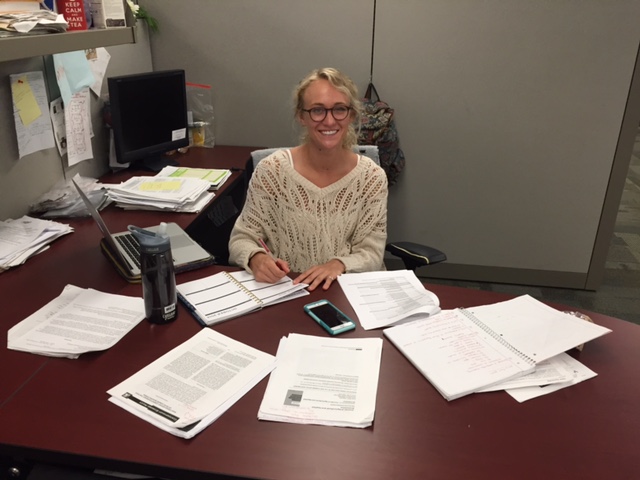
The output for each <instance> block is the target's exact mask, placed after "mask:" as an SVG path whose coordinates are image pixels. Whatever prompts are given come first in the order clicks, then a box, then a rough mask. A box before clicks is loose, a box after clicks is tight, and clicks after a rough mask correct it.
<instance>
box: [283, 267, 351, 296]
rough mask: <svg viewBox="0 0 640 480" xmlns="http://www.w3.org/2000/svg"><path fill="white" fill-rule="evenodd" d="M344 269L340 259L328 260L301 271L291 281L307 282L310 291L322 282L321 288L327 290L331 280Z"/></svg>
mask: <svg viewBox="0 0 640 480" xmlns="http://www.w3.org/2000/svg"><path fill="white" fill-rule="evenodd" d="M344 271H345V267H344V264H343V263H342V262H341V261H340V260H336V259H334V260H330V261H329V262H327V263H323V264H322V265H316V266H314V267H311V268H310V269H309V270H307V271H305V272H302V273H301V274H300V275H298V276H297V277H296V278H295V279H294V280H293V283H307V284H309V287H308V288H307V290H309V291H310V292H312V291H313V290H315V289H316V288H317V287H318V285H321V284H322V289H323V290H327V289H328V288H329V287H330V286H331V284H332V283H333V281H334V280H335V279H336V278H338V275H342V274H343V273H344Z"/></svg>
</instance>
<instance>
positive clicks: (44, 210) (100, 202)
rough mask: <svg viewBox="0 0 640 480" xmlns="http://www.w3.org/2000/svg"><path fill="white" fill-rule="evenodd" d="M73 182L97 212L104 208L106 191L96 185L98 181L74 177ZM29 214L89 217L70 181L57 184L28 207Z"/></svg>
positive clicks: (47, 216)
mask: <svg viewBox="0 0 640 480" xmlns="http://www.w3.org/2000/svg"><path fill="white" fill-rule="evenodd" d="M73 180H74V181H75V182H76V183H77V184H78V186H79V187H80V188H81V189H82V191H83V192H85V193H86V195H87V197H88V198H89V200H90V201H91V203H92V204H93V205H94V206H95V207H96V209H97V210H101V209H102V208H103V207H104V206H105V204H106V203H107V202H106V200H107V196H106V194H107V191H106V190H105V189H104V188H103V185H102V184H100V183H98V180H96V179H95V178H89V177H82V176H80V175H75V176H74V177H73ZM29 213H32V214H38V215H40V216H42V217H46V218H55V217H88V216H89V215H90V213H89V211H88V210H87V207H86V206H85V204H84V202H83V201H82V199H81V198H80V195H79V194H78V191H77V190H76V189H75V187H74V186H73V183H71V179H68V180H61V181H59V182H57V183H56V184H55V185H54V186H53V187H51V189H50V190H49V191H48V192H47V193H45V194H43V195H42V196H40V198H38V200H37V201H36V202H35V203H33V204H32V205H29Z"/></svg>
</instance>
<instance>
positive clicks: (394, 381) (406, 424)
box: [0, 214, 640, 479]
mask: <svg viewBox="0 0 640 480" xmlns="http://www.w3.org/2000/svg"><path fill="white" fill-rule="evenodd" d="M123 215H124V214H123ZM85 230H89V228H88V226H84V224H82V225H79V226H78V227H77V229H76V232H75V233H74V234H72V235H71V236H69V237H70V238H69V239H68V240H67V241H68V242H72V243H73V244H74V245H75V246H76V247H77V248H78V249H79V253H77V255H76V256H75V257H73V258H70V257H69V252H70V251H71V250H68V248H69V247H65V246H63V245H54V246H53V247H52V249H51V251H50V252H49V253H48V254H46V255H48V257H43V258H35V259H31V260H29V262H28V263H27V265H25V266H23V267H19V268H18V269H15V271H13V272H11V271H10V272H7V273H5V274H2V275H0V291H3V295H4V293H5V292H7V291H8V292H9V294H10V296H5V298H12V299H23V300H22V301H13V302H11V303H10V305H9V306H8V307H7V308H6V309H5V314H4V315H3V316H2V318H1V319H0V324H1V325H2V327H3V329H4V330H5V331H6V329H7V328H9V327H10V326H12V325H13V324H15V323H17V322H18V321H20V320H21V319H22V318H24V317H25V316H26V315H28V314H30V313H32V312H33V311H34V310H35V309H36V308H38V307H39V306H40V305H39V304H40V303H41V304H44V303H46V302H47V301H49V300H50V299H52V298H54V297H55V296H57V295H58V294H59V293H60V291H61V288H62V286H63V285H64V284H65V283H68V282H69V280H70V279H71V278H72V279H73V280H72V281H73V283H74V284H76V285H79V286H82V287H89V286H90V287H93V288H99V289H101V290H104V291H110V292H113V293H121V294H128V295H141V287H140V286H139V285H130V284H127V283H126V282H125V281H124V280H122V279H121V278H120V277H118V276H117V274H116V273H115V271H113V269H112V267H111V266H110V265H109V264H108V263H107V262H106V260H105V259H104V257H102V255H101V253H100V252H99V250H98V247H97V243H95V239H93V235H91V234H89V233H87V232H85ZM72 260H73V261H74V262H76V263H82V264H83V268H82V269H80V268H74V269H73V270H74V271H73V272H71V273H65V272H64V271H63V270H61V269H62V265H67V262H72ZM219 268H220V267H209V268H207V269H204V270H198V271H194V272H188V273H184V274H181V275H180V276H179V277H178V281H179V282H184V281H188V280H191V279H195V278H198V277H200V276H203V275H207V274H211V273H214V272H215V271H217V270H219ZM81 271H84V272H86V273H84V274H83V273H81ZM8 274H10V275H9V276H6V275H8ZM14 284H15V285H14ZM427 288H429V289H430V290H432V291H433V292H435V293H436V294H437V295H438V297H439V298H440V300H441V304H442V307H443V308H453V307H470V306H474V305H479V304H485V303H493V302H496V301H501V300H504V299H507V298H509V296H508V295H504V294H499V293H495V292H485V291H480V290H470V289H462V288H456V287H446V286H438V285H427ZM25 290H27V292H25ZM28 293H30V294H31V295H29V294H28ZM323 297H326V298H329V299H331V300H332V301H333V302H334V303H336V305H337V306H338V307H339V308H341V309H343V310H344V311H345V312H346V313H347V314H350V315H354V316H355V313H354V312H353V309H352V308H351V306H350V305H349V303H348V302H347V300H346V299H345V297H344V295H343V294H342V292H341V290H340V287H339V285H338V284H337V283H336V284H334V285H333V286H332V287H331V289H330V290H329V291H328V292H314V293H312V295H311V296H309V297H305V298H300V299H296V300H292V301H290V302H287V303H282V304H278V305H274V306H270V307H267V308H265V309H264V310H262V311H260V312H255V313H252V314H249V315H246V316H243V317H240V318H236V319H233V320H229V321H227V322H224V323H222V324H220V325H218V326H216V327H215V329H216V330H218V331H219V332H221V333H223V334H225V335H228V336H230V337H232V338H235V339H237V340H240V341H242V342H245V343H247V344H249V345H251V346H253V347H255V348H258V349H261V350H264V351H266V352H269V353H272V354H275V352H276V348H277V344H278V341H279V339H280V338H281V337H282V336H284V335H287V334H289V333H291V332H298V333H304V334H314V335H324V333H323V331H322V330H321V329H320V327H319V326H317V325H316V324H315V323H314V322H312V321H310V320H309V319H308V317H307V316H306V315H305V314H304V313H303V310H302V305H303V304H304V303H307V302H309V301H313V300H315V299H319V298H323ZM27 298H32V299H33V301H26V299H27ZM36 304H38V305H36ZM554 306H556V307H561V306H558V305H554ZM586 313H588V314H589V315H591V316H592V318H593V319H594V321H595V322H596V323H599V324H602V325H605V326H607V327H609V328H611V329H612V330H613V332H612V333H610V334H608V335H605V336H604V337H601V338H599V339H596V340H594V341H592V342H590V343H588V344H587V345H586V346H585V349H584V351H583V352H582V353H576V352H573V354H574V355H576V356H577V358H579V360H580V361H581V362H583V363H584V364H585V365H586V366H588V367H589V368H591V369H593V370H594V371H595V372H597V373H598V376H597V377H596V378H594V379H591V380H588V381H586V382H583V383H581V384H578V385H576V386H573V387H570V388H567V389H564V390H560V391H558V392H555V393H552V394H550V395H546V396H543V397H540V398H537V399H534V400H531V401H528V402H525V403H522V404H519V403H518V402H516V401H515V400H513V399H512V398H511V397H510V396H508V395H507V394H506V393H504V392H493V393H486V394H475V395H470V396H467V397H463V398H461V399H458V400H454V401H453V402H447V401H446V400H444V398H442V396H441V395H440V394H439V393H438V392H437V391H436V390H435V389H434V388H433V387H432V386H431V384H430V383H429V382H428V381H427V380H426V379H424V377H422V375H421V374H420V373H418V371H417V370H416V369H415V368H414V367H413V366H412V365H411V364H410V363H409V362H408V361H407V360H406V359H405V358H404V356H402V354H400V353H399V352H398V350H397V349H395V347H394V346H393V345H392V344H391V343H389V342H388V341H387V340H386V339H385V340H384V343H383V354H382V363H381V368H380V380H379V388H378V394H377V397H376V412H375V420H374V424H373V426H372V427H371V428H367V429H349V428H339V427H324V426H309V425H295V424H286V423H275V422H262V421H258V420H257V411H258V407H259V405H260V402H261V400H262V396H263V394H264V390H265V388H266V384H267V379H265V380H263V381H262V382H260V383H259V384H258V385H257V386H256V387H255V388H254V389H252V390H251V391H250V392H249V393H248V394H247V395H245V396H244V397H242V398H241V399H240V400H239V401H238V402H237V403H236V404H235V405H234V406H232V407H231V409H229V411H227V412H226V413H225V414H224V415H223V416H222V417H221V418H219V419H218V420H217V421H216V422H214V423H213V424H212V425H210V426H209V427H208V428H206V429H205V430H204V431H203V432H201V433H200V434H198V435H197V436H196V437H195V438H193V439H191V440H183V439H180V438H177V437H174V436H172V435H170V434H168V433H165V432H163V431H161V430H159V429H158V428H156V427H154V426H152V425H150V424H148V423H146V422H144V421H142V420H140V419H138V418H137V417H135V416H133V415H131V414H130V413H127V412H126V411H124V410H123V409H121V408H119V407H117V406H114V405H113V404H111V403H110V402H108V401H107V398H108V396H107V394H106V391H107V390H108V389H109V388H111V387H112V386H114V385H116V384H118V383H119V382H121V381H122V380H123V379H125V378H127V377H129V376H130V375H132V374H133V373H135V372H136V371H138V370H139V369H141V368H142V367H144V366H145V365H147V364H148V363H150V362H151V361H152V360H154V359H156V358H157V357H159V356H160V355H162V354H163V353H165V352H166V351H168V350H170V349H171V348H173V347H174V346H176V345H178V344H179V343H181V342H183V341H185V340H186V339H188V338H189V337H191V336H192V335H194V334H195V333H196V332H197V331H198V330H199V329H200V326H199V325H198V323H197V322H196V321H195V320H194V319H193V318H192V316H191V315H190V314H189V313H188V311H187V310H186V309H185V308H184V307H183V306H182V305H180V306H179V313H178V318H177V320H176V321H175V322H173V323H171V324H169V325H164V326H158V325H151V324H149V323H148V322H142V323H141V324H140V325H138V326H137V327H136V328H135V329H133V330H132V331H131V332H130V333H129V334H128V335H126V336H125V337H124V338H123V339H122V340H121V341H120V342H119V343H118V344H117V345H115V346H114V347H112V348H111V349H109V350H108V351H105V352H100V353H90V354H84V355H82V356H81V357H80V358H79V359H78V360H66V359H53V358H52V359H45V358H44V357H38V356H35V355H30V354H27V353H21V352H13V351H8V350H6V348H5V349H4V350H3V352H2V354H0V361H1V362H2V363H1V367H0V368H2V372H3V373H2V375H3V377H2V378H3V382H2V384H3V385H2V390H0V393H2V395H3V397H2V399H0V401H2V402H3V403H2V408H0V422H1V424H2V429H0V455H15V456H18V457H20V458H31V459H35V460H39V461H49V462H55V463H63V464H69V465H75V466H97V467H101V468H108V469H114V470H121V471H129V472H132V473H145V474H149V475H158V476H165V477H168V478H189V479H198V478H215V477H212V476H211V474H218V475H230V476H245V477H251V478H285V479H299V478H305V479H308V478H311V479H327V478H331V479H352V478H367V479H389V478H406V479H408V478H421V479H422V478H447V479H451V478H474V479H484V478H487V479H488V478H491V479H493V478H510V477H517V478H527V479H528V478H536V479H539V478H598V479H600V478H616V479H618V478H637V474H638V472H639V471H640V456H639V455H638V454H637V445H639V444H640V414H638V406H639V405H640V386H639V385H638V382H637V365H638V364H639V362H640V349H639V348H638V346H639V345H640V327H638V326H636V325H633V324H631V323H627V322H624V321H621V320H617V319H614V318H611V317H606V316H603V315H597V314H594V313H592V312H586ZM346 335H348V336H367V337H370V336H381V335H382V332H381V331H380V330H373V331H364V330H362V329H361V328H359V329H357V330H356V331H354V332H350V333H348V334H346ZM14 370H15V371H16V372H17V373H15V375H14ZM5 378H9V379H10V382H5ZM5 383H7V384H6V385H5Z"/></svg>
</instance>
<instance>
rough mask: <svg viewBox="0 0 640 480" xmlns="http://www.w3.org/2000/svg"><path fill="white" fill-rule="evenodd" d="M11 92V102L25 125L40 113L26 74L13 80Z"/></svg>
mask: <svg viewBox="0 0 640 480" xmlns="http://www.w3.org/2000/svg"><path fill="white" fill-rule="evenodd" d="M11 93H12V94H13V102H14V104H15V106H16V108H17V109H18V114H19V115H20V119H21V120H22V124H23V125H24V126H25V127H26V126H28V125H29V124H31V122H33V121H34V120H36V119H37V118H38V117H40V115H42V111H41V110H40V106H39V105H38V101H37V100H36V97H35V95H34V94H33V90H31V85H29V81H28V80H27V76H26V75H25V76H23V77H20V78H18V80H16V81H15V82H13V84H12V85H11Z"/></svg>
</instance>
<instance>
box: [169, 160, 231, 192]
mask: <svg viewBox="0 0 640 480" xmlns="http://www.w3.org/2000/svg"><path fill="white" fill-rule="evenodd" d="M157 176H158V177H178V178H200V179H202V180H206V181H207V182H209V184H210V187H209V188H210V190H218V189H219V188H220V187H221V186H222V185H223V184H224V182H226V181H227V179H228V178H229V177H230V176H231V170H228V169H219V168H190V167H174V166H171V165H169V166H166V167H164V168H163V169H162V170H161V171H160V173H158V175H157Z"/></svg>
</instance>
